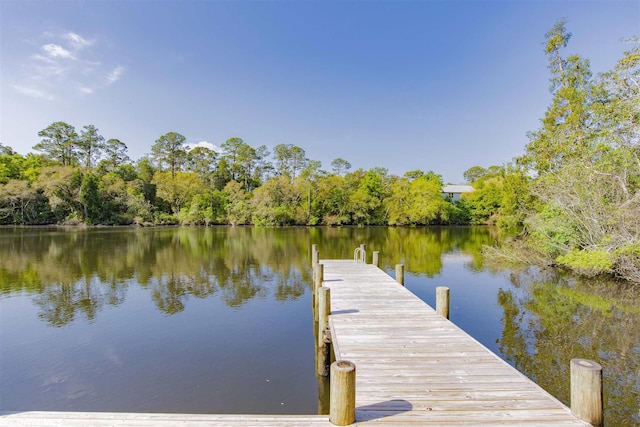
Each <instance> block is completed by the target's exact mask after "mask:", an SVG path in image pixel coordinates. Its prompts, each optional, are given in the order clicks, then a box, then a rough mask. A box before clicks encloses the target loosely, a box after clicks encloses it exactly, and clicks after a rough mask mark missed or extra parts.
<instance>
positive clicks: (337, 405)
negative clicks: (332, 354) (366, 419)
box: [329, 360, 356, 426]
mask: <svg viewBox="0 0 640 427" xmlns="http://www.w3.org/2000/svg"><path fill="white" fill-rule="evenodd" d="M329 387H330V392H329V394H330V397H329V399H330V404H329V421H330V422H331V423H332V424H334V425H337V426H348V425H350V424H353V423H354V422H355V421H356V365H355V364H353V363H351V362H349V361H346V360H340V361H338V362H333V363H332V364H331V385H330V386H329Z"/></svg>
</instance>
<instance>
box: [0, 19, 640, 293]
mask: <svg viewBox="0 0 640 427" xmlns="http://www.w3.org/2000/svg"><path fill="white" fill-rule="evenodd" d="M570 38H571V34H570V33H569V32H568V31H567V30H566V23H565V22H564V21H559V22H558V23H556V25H554V26H553V27H552V28H551V29H550V30H549V31H548V32H547V34H546V36H545V45H544V46H545V54H546V55H547V59H548V68H549V71H550V83H551V85H550V91H551V94H552V100H551V105H550V106H549V107H548V109H547V111H546V113H545V115H544V117H543V118H542V119H541V125H540V128H539V129H537V130H535V131H533V132H530V133H529V134H528V138H529V143H528V144H527V146H526V147H525V154H524V155H522V156H520V157H517V158H515V159H514V160H513V162H511V163H509V164H506V165H501V166H488V167H483V166H474V167H472V168H470V169H469V170H467V171H466V172H465V173H464V178H465V179H466V181H467V182H468V183H470V184H472V185H473V187H474V188H475V191H474V192H472V193H468V194H465V195H464V197H462V199H461V200H459V201H453V200H450V199H446V198H443V197H442V192H441V190H442V187H443V182H442V177H441V176H440V175H438V174H437V173H435V172H433V171H428V172H424V171H421V170H412V171H408V172H406V173H405V174H404V175H403V176H396V175H391V174H389V173H388V171H387V170H386V169H385V168H382V167H375V168H371V169H368V170H364V169H358V170H355V171H351V170H350V169H351V165H350V164H349V162H348V161H347V160H344V159H341V158H338V159H335V160H334V161H333V162H332V163H331V168H332V170H331V171H326V170H323V169H322V165H321V163H320V162H319V161H317V160H311V159H308V158H307V156H306V153H305V150H304V149H303V148H301V147H299V146H296V145H293V144H279V145H276V146H275V147H273V148H272V149H271V150H270V149H269V148H268V147H266V146H264V145H263V146H258V147H254V146H251V145H249V144H247V143H246V142H245V141H243V140H242V139H241V138H230V139H228V140H227V141H225V142H224V143H222V144H221V145H220V148H221V149H220V150H219V152H217V151H214V150H211V149H209V148H206V147H201V146H197V147H195V148H190V147H189V145H188V144H187V143H186V140H185V137H184V136H183V135H181V134H179V133H176V132H169V133H167V134H164V135H161V136H160V137H159V138H158V139H157V140H156V141H155V143H154V144H153V145H152V147H151V152H150V153H149V154H148V155H146V156H144V157H143V158H141V159H139V160H137V161H136V162H133V161H131V159H130V158H129V157H128V156H127V147H126V145H125V144H124V143H123V142H122V141H120V140H118V139H108V140H105V138H104V137H103V136H102V135H100V133H99V131H98V129H97V128H96V127H95V126H93V125H88V126H84V127H83V128H82V130H81V131H80V132H79V133H78V132H76V130H75V128H74V127H73V126H72V125H69V124H67V123H64V122H56V123H53V124H51V125H50V126H48V127H47V128H46V129H43V130H42V131H40V132H39V134H38V135H39V136H40V137H41V138H42V140H41V142H40V143H38V144H36V145H35V146H34V147H33V149H34V150H35V151H36V152H38V153H35V154H34V153H30V154H27V155H25V156H23V155H20V154H17V153H15V152H13V150H12V149H11V148H10V147H7V146H1V145H0V224H14V225H17V224H52V223H71V224H74V223H87V224H183V225H211V224H230V225H241V224H252V225H260V226H273V225H394V226H395V225H398V226H417V225H433V224H497V225H498V226H499V227H500V228H502V229H509V230H519V231H520V234H519V236H518V239H516V240H515V241H514V242H513V243H512V244H511V245H508V246H507V247H511V249H512V250H511V251H505V250H503V251H502V252H501V256H502V257H503V258H505V259H508V260H511V261H516V262H518V261H523V260H525V261H526V262H531V260H532V259H534V260H535V262H537V263H545V264H552V265H561V266H564V267H567V268H570V269H573V270H576V271H578V272H581V273H584V274H599V273H614V274H616V275H619V276H622V277H625V278H627V279H630V280H633V281H636V282H640V238H639V234H640V46H638V40H637V39H635V40H632V42H633V44H632V48H631V49H630V50H629V51H627V52H625V53H624V55H623V57H622V58H621V59H620V60H619V61H618V63H617V64H616V66H615V67H614V68H613V69H612V70H610V71H608V72H605V73H601V74H598V75H595V76H594V75H593V74H592V72H591V71H590V66H589V61H588V59H586V58H583V57H580V56H578V55H569V56H565V55H564V49H565V48H566V47H567V45H568V42H569V40H570Z"/></svg>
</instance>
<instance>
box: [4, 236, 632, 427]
mask: <svg viewBox="0 0 640 427" xmlns="http://www.w3.org/2000/svg"><path fill="white" fill-rule="evenodd" d="M495 241H496V234H495V231H494V230H492V229H490V228H485V227H459V228H456V227H450V228H347V227H345V228H284V229H260V228H227V227H220V228H208V229H205V228H156V229H133V228H123V229H121V228H109V229H81V230H78V229H72V230H59V229H33V228H32V229H20V228H17V229H0V409H2V410H18V411H20V410H66V411H140V412H142V411H144V412H189V413H272V414H277V413H289V414H296V413H297V414H311V413H316V412H317V411H318V394H319V391H318V390H319V385H318V382H317V380H316V377H315V374H314V339H313V323H312V315H311V308H310V307H311V298H310V286H311V283H310V279H311V277H310V276H311V271H310V268H309V260H310V248H311V244H312V243H316V244H317V245H318V248H319V250H320V252H321V257H322V258H351V257H352V256H353V250H354V249H355V248H356V247H357V246H358V245H359V244H360V243H366V244H367V249H368V254H369V260H370V259H371V251H373V250H378V251H380V252H381V255H380V258H381V268H383V269H384V270H386V271H387V272H388V273H389V274H391V275H393V274H394V271H395V264H396V263H404V264H405V270H406V274H405V283H406V285H407V287H408V288H409V289H410V290H411V291H413V292H414V293H415V294H417V295H418V296H419V297H420V298H422V299H423V300H425V301H426V302H427V303H429V304H431V305H433V304H435V288H436V287H437V286H448V287H449V288H450V289H451V298H452V305H451V320H452V321H453V322H455V323H456V324H458V325H459V326H460V327H461V328H463V329H464V330H466V331H467V332H468V333H470V334H471V335H472V336H474V337H475V338H476V339H477V340H479V341H480V342H481V343H483V344H484V345H485V346H487V347H488V348H489V349H491V350H492V351H494V352H496V353H497V354H499V355H500V356H501V357H503V358H504V359H505V360H507V361H508V362H509V363H511V364H512V365H514V366H516V367H517V368H518V369H519V370H520V371H521V372H523V373H524V374H525V375H527V376H529V377H530V378H532V379H534V380H535V381H536V382H538V383H539V384H540V385H541V386H542V387H544V388H545V389H546V390H547V391H549V392H550V393H551V394H553V395H555V396H556V397H558V398H559V399H560V400H562V401H563V402H565V403H568V399H569V361H570V359H571V358H573V357H584V358H589V359H593V360H596V361H598V362H599V363H601V364H602V365H603V366H604V368H605V378H604V384H605V402H606V409H605V419H606V423H607V425H610V426H618V425H620V426H623V425H640V414H639V411H640V404H639V403H638V401H639V400H640V391H639V390H640V379H639V378H640V376H639V374H638V372H639V370H640V296H639V294H640V291H639V290H638V289H634V288H633V287H629V286H625V285H623V284H620V283H612V282H606V281H601V280H578V279H575V278H573V277H571V276H567V275H563V274H561V273H559V272H557V271H540V270H536V269H528V270H526V271H521V272H513V271H500V270H489V269H487V268H486V267H485V266H484V265H483V262H482V257H481V255H480V249H481V247H482V245H485V244H494V243H495Z"/></svg>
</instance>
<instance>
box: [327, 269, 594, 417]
mask: <svg viewBox="0 0 640 427" xmlns="http://www.w3.org/2000/svg"><path fill="white" fill-rule="evenodd" d="M321 262H322V263H323V264H324V266H325V271H324V279H325V282H324V286H328V287H329V288H331V298H332V300H331V307H332V311H331V316H330V327H331V331H332V338H333V346H334V350H335V354H336V359H337V360H349V361H351V362H354V363H355V365H356V366H357V376H356V408H357V409H356V420H357V423H358V425H360V424H362V423H365V424H368V423H381V424H384V425H385V426H387V425H389V426H392V425H416V426H417V425H483V426H486V425H505V424H507V425H508V424H512V425H513V424H517V425H549V426H551V425H553V426H557V425H587V424H585V423H584V422H582V421H580V420H578V419H577V418H575V417H574V416H573V415H571V412H570V411H569V409H568V408H567V407H566V406H564V405H563V404H562V403H560V402H559V401H558V400H556V399H555V398H553V397H552V396H551V395H549V394H548V393H547V392H546V391H544V390H543V389H542V388H540V387H539V386H538V385H537V384H535V383H533V382H532V381H530V380H529V379H527V378H526V377H525V376H524V375H522V374H521V373H519V372H518V371H517V370H515V369H514V368H512V367H511V366H509V365H508V364H507V363H506V362H504V361H503V360H502V359H500V358H499V357H498V356H497V355H495V354H493V353H492V352H491V351H489V350H488V349H487V348H486V347H484V346H483V345H482V344H480V343H479V342H477V341H476V340H475V339H473V338H472V337H470V336H469V335H468V334H466V333H465V332H464V331H462V330H461V329H460V328H458V327H457V326H455V325H454V324H453V323H451V322H450V321H448V320H447V319H445V318H443V317H442V316H440V315H438V314H437V313H436V312H435V310H434V309H433V308H431V307H429V306H428V305H427V304H425V303H424V302H423V301H421V300H420V299H419V298H418V297H416V296H415V295H413V294H412V293H411V292H410V291H408V290H407V289H406V288H404V287H403V286H401V285H400V284H398V283H397V282H396V281H395V280H394V279H393V278H391V277H389V276H388V275H387V274H385V273H384V272H383V271H382V270H380V269H378V268H376V267H375V266H372V265H366V264H363V263H354V262H353V261H345V260H321Z"/></svg>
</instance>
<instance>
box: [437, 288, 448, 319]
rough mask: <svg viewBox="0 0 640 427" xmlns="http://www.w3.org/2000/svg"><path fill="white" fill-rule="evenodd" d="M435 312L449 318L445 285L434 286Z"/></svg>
mask: <svg viewBox="0 0 640 427" xmlns="http://www.w3.org/2000/svg"><path fill="white" fill-rule="evenodd" d="M436 313H438V314H439V315H440V316H442V317H444V318H445V319H447V320H448V319H449V288H447V287H446V286H438V287H437V288H436Z"/></svg>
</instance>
